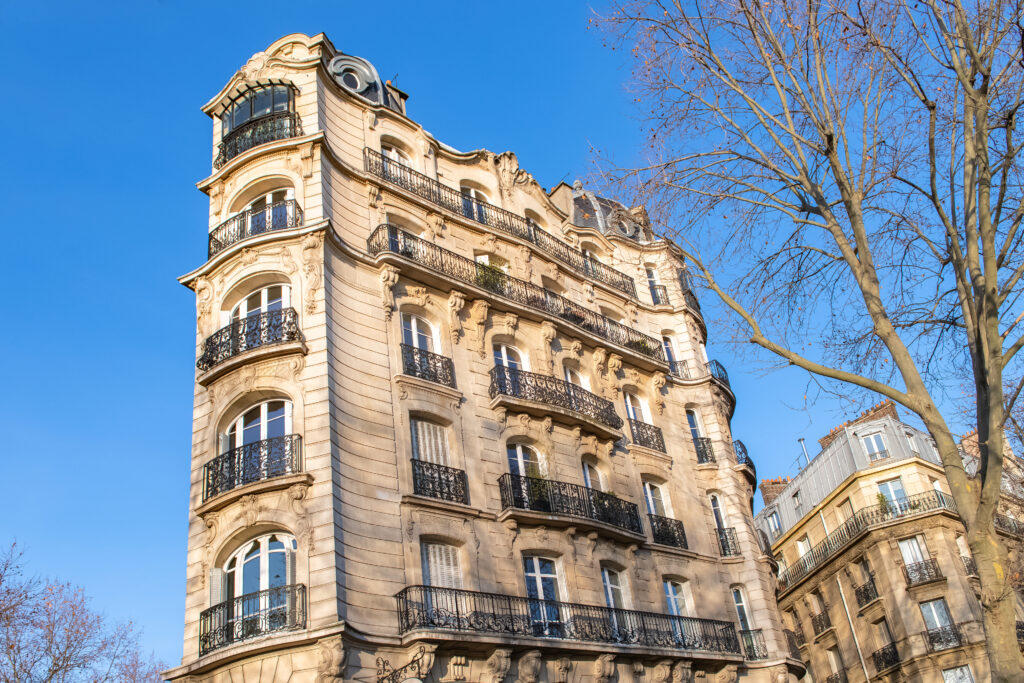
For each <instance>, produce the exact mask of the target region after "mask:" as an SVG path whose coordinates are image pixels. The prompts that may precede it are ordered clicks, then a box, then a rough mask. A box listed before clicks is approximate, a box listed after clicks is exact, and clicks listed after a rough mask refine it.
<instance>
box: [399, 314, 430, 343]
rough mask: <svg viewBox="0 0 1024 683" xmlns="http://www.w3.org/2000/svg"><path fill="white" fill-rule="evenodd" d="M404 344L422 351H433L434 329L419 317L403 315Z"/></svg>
mask: <svg viewBox="0 0 1024 683" xmlns="http://www.w3.org/2000/svg"><path fill="white" fill-rule="evenodd" d="M402 342H403V343H404V344H406V345H408V346H411V347H412V348H414V349H419V350H420V351H433V350H434V328H433V326H432V325H431V324H430V323H429V322H427V321H426V320H424V319H423V318H422V317H420V316H418V315H414V314H412V313H403V314H402Z"/></svg>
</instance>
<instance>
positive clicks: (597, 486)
mask: <svg viewBox="0 0 1024 683" xmlns="http://www.w3.org/2000/svg"><path fill="white" fill-rule="evenodd" d="M595 480H596V481H595ZM583 484H584V486H586V487H587V488H588V489H593V490H595V491H604V478H603V477H602V476H601V470H599V469H597V465H594V464H593V463H589V462H583Z"/></svg>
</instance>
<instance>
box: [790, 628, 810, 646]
mask: <svg viewBox="0 0 1024 683" xmlns="http://www.w3.org/2000/svg"><path fill="white" fill-rule="evenodd" d="M793 635H794V636H795V637H796V644H797V645H806V644H807V636H806V635H805V634H804V630H803V629H802V628H797V629H796V630H795V631H793Z"/></svg>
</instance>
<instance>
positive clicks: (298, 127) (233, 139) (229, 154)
mask: <svg viewBox="0 0 1024 683" xmlns="http://www.w3.org/2000/svg"><path fill="white" fill-rule="evenodd" d="M300 135H302V123H301V120H300V119H299V115H298V114H296V113H295V112H290V111H278V112H274V113H273V114H267V115H266V116H261V117H259V118H258V119H252V120H250V121H246V122H245V123H243V124H242V125H240V126H239V127H238V128H235V129H234V130H233V131H231V132H230V133H228V134H227V135H225V136H224V138H223V139H222V140H221V141H220V147H219V149H218V151H217V159H216V160H215V161H214V162H213V167H214V168H221V167H222V166H223V165H224V164H226V163H228V162H229V161H231V160H232V159H234V158H235V157H237V156H238V155H239V154H242V153H243V152H248V151H249V150H250V149H252V148H253V147H256V146H258V145H265V144H266V143H268V142H274V141H275V140H287V139H288V138H296V137H298V136H300Z"/></svg>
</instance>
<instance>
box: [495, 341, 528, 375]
mask: <svg viewBox="0 0 1024 683" xmlns="http://www.w3.org/2000/svg"><path fill="white" fill-rule="evenodd" d="M494 364H495V365H499V366H501V367H503V368H508V369H509V370H524V369H525V368H524V367H523V365H524V364H523V361H522V357H521V356H520V355H519V351H518V349H516V348H515V347H514V346H507V345H505V344H495V345H494Z"/></svg>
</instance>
